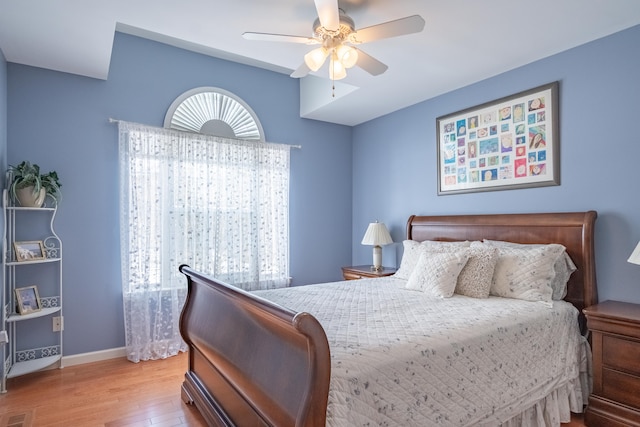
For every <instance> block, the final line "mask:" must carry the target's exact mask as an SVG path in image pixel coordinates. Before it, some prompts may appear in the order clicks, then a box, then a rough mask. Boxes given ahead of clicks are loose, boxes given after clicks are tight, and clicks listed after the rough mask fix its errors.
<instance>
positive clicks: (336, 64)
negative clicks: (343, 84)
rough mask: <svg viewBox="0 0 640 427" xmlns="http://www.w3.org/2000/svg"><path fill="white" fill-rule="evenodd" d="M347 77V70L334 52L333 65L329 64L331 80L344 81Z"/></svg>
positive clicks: (332, 56)
mask: <svg viewBox="0 0 640 427" xmlns="http://www.w3.org/2000/svg"><path fill="white" fill-rule="evenodd" d="M345 77H347V69H346V68H345V66H344V64H342V62H340V60H339V59H338V55H336V53H335V52H334V53H333V54H332V55H331V64H329V78H330V79H331V80H342V79H344V78H345Z"/></svg>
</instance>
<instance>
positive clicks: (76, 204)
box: [0, 33, 352, 356]
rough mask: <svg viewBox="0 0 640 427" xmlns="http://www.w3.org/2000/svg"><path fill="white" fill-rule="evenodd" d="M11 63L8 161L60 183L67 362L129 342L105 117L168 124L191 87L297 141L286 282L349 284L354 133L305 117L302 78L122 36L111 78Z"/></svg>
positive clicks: (279, 138) (112, 139)
mask: <svg viewBox="0 0 640 427" xmlns="http://www.w3.org/2000/svg"><path fill="white" fill-rule="evenodd" d="M7 65H8V67H7V68H8V73H7V74H8V77H7V79H8V99H9V102H8V104H9V105H8V123H9V124H10V126H9V131H8V141H9V147H8V158H9V163H10V164H13V163H16V162H20V161H22V160H30V161H32V162H34V163H38V164H39V165H40V166H41V168H42V169H43V170H44V171H49V170H56V171H57V172H58V174H59V176H60V178H61V182H62V185H63V187H62V191H63V199H62V203H61V204H60V207H59V210H58V215H57V218H56V231H57V232H58V234H59V235H60V237H61V239H62V241H63V245H64V263H63V277H64V281H63V282H64V284H63V287H64V289H63V290H64V316H65V334H64V354H65V355H67V356H68V355H72V354H80V353H85V352H91V351H97V350H103V349H111V348H117V347H121V346H123V345H124V322H123V314H122V292H121V275H120V274H121V273H120V252H119V237H118V235H119V221H118V163H117V139H118V132H117V126H116V125H115V124H111V123H109V121H108V119H109V118H110V117H111V118H116V119H122V120H127V121H133V122H139V123H145V124H150V125H155V126H162V124H163V121H164V116H165V113H166V111H167V109H168V107H169V105H170V104H171V103H172V102H173V100H174V99H175V98H176V97H178V96H179V95H180V94H182V93H183V92H185V91H187V90H189V89H192V88H195V87H201V86H214V87H220V88H222V89H225V90H227V91H230V92H233V93H234V94H236V95H237V96H239V97H240V98H242V99H243V100H244V101H246V102H247V103H248V104H249V105H250V106H251V108H252V109H253V110H254V111H255V112H256V114H257V116H258V117H259V119H260V121H261V123H262V125H263V128H264V131H265V134H266V138H267V140H268V141H270V142H278V143H285V144H300V145H302V149H301V150H292V152H291V163H292V167H291V169H292V173H291V201H290V206H291V208H290V212H291V214H290V217H291V225H290V233H291V247H290V250H291V275H292V276H293V278H294V284H295V285H300V284H307V283H315V282H321V281H332V280H339V279H340V278H341V277H342V275H341V271H340V266H341V265H346V264H348V263H349V262H350V260H351V181H352V176H351V164H352V158H351V136H352V129H351V128H350V127H347V126H341V125H334V124H329V123H322V122H318V121H312V120H305V119H301V118H300V117H299V110H298V105H299V84H298V81H297V80H294V79H291V78H290V77H289V76H286V75H283V74H279V73H273V72H269V71H265V70H262V69H258V68H254V67H249V66H244V65H240V64H236V63H232V62H227V61H222V60H218V59H215V58H210V57H207V56H204V55H199V54H195V53H192V52H188V51H184V50H181V49H177V48H173V47H170V46H167V45H163V44H161V43H156V42H152V41H148V40H145V39H141V38H137V37H133V36H129V35H124V34H120V33H116V36H115V40H114V48H113V56H112V61H111V69H110V72H109V78H108V79H107V80H106V81H101V80H94V79H90V78H85V77H79V76H75V75H70V74H65V73H59V72H54V71H49V70H43V69H39V68H33V67H28V66H22V65H18V64H13V63H9V64H7ZM0 99H1V98H0ZM183 261H184V262H185V263H189V260H183ZM177 267H178V266H177V265H176V268H177Z"/></svg>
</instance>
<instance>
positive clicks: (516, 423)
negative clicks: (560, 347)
mask: <svg viewBox="0 0 640 427" xmlns="http://www.w3.org/2000/svg"><path fill="white" fill-rule="evenodd" d="M580 349H581V351H580V353H581V354H580V374H579V376H578V378H575V379H573V380H570V381H569V382H568V383H566V384H563V385H561V386H559V387H558V388H556V389H555V390H553V391H552V392H551V393H549V394H548V395H547V396H546V397H544V398H542V399H540V400H539V401H538V402H536V403H535V404H534V405H533V406H531V407H530V408H529V409H526V410H525V411H524V412H521V413H520V414H518V415H516V416H515V417H513V418H511V419H510V420H509V421H507V422H505V423H502V424H500V427H548V426H560V423H568V422H570V421H571V413H572V412H574V413H582V412H583V411H584V406H585V404H586V403H587V400H588V398H589V394H590V393H591V390H592V386H593V379H592V370H591V369H592V367H591V347H590V346H589V342H588V341H587V340H586V338H583V342H582V346H581V347H580ZM487 427H488V424H487Z"/></svg>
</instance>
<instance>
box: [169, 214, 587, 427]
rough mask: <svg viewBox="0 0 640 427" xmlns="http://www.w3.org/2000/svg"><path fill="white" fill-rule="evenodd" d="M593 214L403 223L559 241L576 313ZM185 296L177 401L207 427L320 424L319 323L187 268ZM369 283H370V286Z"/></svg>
mask: <svg viewBox="0 0 640 427" xmlns="http://www.w3.org/2000/svg"><path fill="white" fill-rule="evenodd" d="M596 216H597V215H596V212H594V211H588V212H575V213H540V214H499V215H457V216H411V217H410V218H409V220H408V222H407V236H406V237H407V239H409V240H415V241H425V240H438V241H462V240H470V241H474V240H482V239H490V240H503V241H509V242H515V243H526V244H548V243H559V244H562V245H564V246H565V247H566V250H567V253H568V254H569V256H570V257H571V259H572V260H573V262H574V263H575V265H576V267H577V270H576V271H575V272H574V273H573V274H572V275H571V277H570V279H569V282H568V287H567V295H566V297H565V300H566V301H568V302H570V303H571V304H573V305H574V306H575V307H576V308H577V309H578V310H579V312H580V319H579V321H580V329H581V330H582V332H583V334H584V333H586V324H585V322H584V318H583V316H582V309H583V308H585V307H587V306H589V305H592V304H595V303H597V300H598V296H597V287H596V274H595V260H594V240H593V239H594V224H595V220H596ZM180 271H181V272H182V273H183V274H185V276H186V277H187V281H188V297H187V301H186V303H185V307H184V310H183V313H182V317H181V322H180V330H181V333H182V336H183V338H184V339H185V341H186V342H187V344H188V346H189V367H188V371H187V373H186V374H185V380H184V383H183V386H182V397H183V400H184V401H185V402H187V403H192V404H195V406H196V407H197V408H198V410H199V411H200V412H201V413H202V415H203V416H204V418H205V419H206V421H207V423H208V424H209V425H216V426H217V425H223V426H231V425H237V426H243V427H244V426H324V425H325V422H326V412H327V401H328V393H329V384H330V378H331V357H330V348H329V344H328V341H327V337H326V335H325V331H324V330H323V327H322V326H321V324H320V323H319V322H318V321H317V320H316V319H315V318H314V317H313V316H311V315H310V314H308V313H305V312H294V311H292V310H288V309H285V308H283V307H281V306H279V305H276V304H274V303H271V302H269V301H268V300H266V299H263V298H260V297H257V296H255V295H253V294H251V293H248V292H244V291H241V290H239V289H237V288H235V287H232V286H228V285H225V284H224V283H220V282H217V281H216V280H214V279H213V278H210V277H208V276H206V275H204V274H201V273H199V272H197V271H194V270H193V269H191V268H189V267H188V266H186V265H183V266H181V267H180ZM374 280H377V279H374Z"/></svg>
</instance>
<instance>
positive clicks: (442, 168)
mask: <svg viewBox="0 0 640 427" xmlns="http://www.w3.org/2000/svg"><path fill="white" fill-rule="evenodd" d="M556 87H557V85H556V84H552V85H548V86H545V88H546V89H544V90H537V89H536V90H534V91H529V92H527V93H526V94H525V95H522V96H521V95H515V96H513V97H509V98H508V99H506V98H505V99H503V100H501V101H498V102H496V103H493V104H486V105H485V106H482V107H478V108H477V109H470V110H465V111H464V112H460V113H455V114H453V115H449V116H447V117H443V118H439V119H438V122H437V123H438V147H439V160H438V161H439V174H440V175H439V184H440V188H439V193H441V194H442V193H446V192H448V191H452V192H461V191H465V190H466V191H486V190H491V189H500V188H499V187H502V186H512V185H517V186H521V185H520V184H525V186H528V185H527V184H529V185H535V186H538V185H547V184H545V182H549V183H550V185H554V182H555V181H556V177H555V176H554V173H555V171H554V167H553V164H554V159H553V156H554V150H553V148H554V147H553V144H555V143H557V142H556V141H554V140H553V136H554V126H555V125H556V124H555V123H554V120H553V117H554V116H553V108H554V105H553V102H555V99H554V98H555V88H556ZM539 89H541V88H539ZM541 183H542V184H541Z"/></svg>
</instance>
